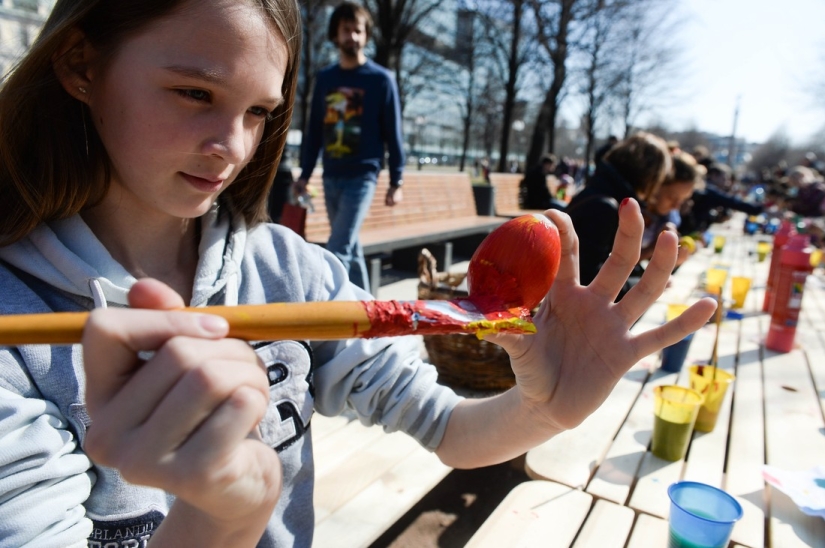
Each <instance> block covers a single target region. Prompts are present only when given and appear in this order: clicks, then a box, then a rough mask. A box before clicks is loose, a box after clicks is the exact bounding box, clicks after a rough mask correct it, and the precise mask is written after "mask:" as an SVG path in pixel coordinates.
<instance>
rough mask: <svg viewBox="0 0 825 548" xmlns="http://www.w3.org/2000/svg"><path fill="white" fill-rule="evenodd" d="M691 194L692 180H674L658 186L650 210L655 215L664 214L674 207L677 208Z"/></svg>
mask: <svg viewBox="0 0 825 548" xmlns="http://www.w3.org/2000/svg"><path fill="white" fill-rule="evenodd" d="M692 194H693V181H676V182H675V183H671V184H669V185H662V186H660V187H659V192H657V193H656V200H655V202H654V203H653V204H651V210H652V211H653V213H655V214H656V215H666V214H668V213H669V212H670V211H672V210H674V209H679V208H680V207H682V204H683V203H685V200H687V199H688V198H690V197H691V195H692Z"/></svg>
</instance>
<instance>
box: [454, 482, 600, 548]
mask: <svg viewBox="0 0 825 548" xmlns="http://www.w3.org/2000/svg"><path fill="white" fill-rule="evenodd" d="M592 502H593V497H591V496H590V495H588V494H587V493H584V492H582V491H579V490H578V489H572V488H570V487H566V486H564V485H561V484H558V483H555V482H551V481H541V480H536V481H528V482H525V483H522V484H520V485H518V486H516V487H515V488H514V489H513V490H512V491H511V492H510V493H509V494H508V495H507V497H505V499H504V500H503V501H502V502H501V504H499V506H498V507H497V508H496V509H495V511H494V512H493V513H492V514H491V515H490V517H489V518H487V520H486V521H485V522H484V523H483V524H482V525H481V527H480V528H479V529H478V531H476V534H475V535H473V537H472V538H471V539H470V541H469V542H468V543H467V545H466V548H482V547H490V548H501V547H502V546H506V547H507V548H534V547H535V546H543V547H547V548H556V547H557V548H567V547H569V546H570V544H571V543H572V542H573V539H574V538H575V536H576V534H577V533H578V532H579V529H580V528H581V526H582V523H583V522H584V520H585V518H586V517H587V514H588V512H589V511H590V507H591V505H592Z"/></svg>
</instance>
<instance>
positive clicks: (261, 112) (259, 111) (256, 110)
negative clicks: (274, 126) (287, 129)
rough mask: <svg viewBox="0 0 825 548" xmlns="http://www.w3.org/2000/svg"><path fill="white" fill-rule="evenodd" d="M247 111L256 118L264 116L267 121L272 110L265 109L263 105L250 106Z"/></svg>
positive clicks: (270, 116) (269, 119) (270, 117)
mask: <svg viewBox="0 0 825 548" xmlns="http://www.w3.org/2000/svg"><path fill="white" fill-rule="evenodd" d="M249 112H250V113H251V114H252V116H257V117H258V118H265V119H266V121H267V122H269V121H271V120H272V116H273V113H274V111H271V110H267V109H265V108H264V107H252V108H251V109H249Z"/></svg>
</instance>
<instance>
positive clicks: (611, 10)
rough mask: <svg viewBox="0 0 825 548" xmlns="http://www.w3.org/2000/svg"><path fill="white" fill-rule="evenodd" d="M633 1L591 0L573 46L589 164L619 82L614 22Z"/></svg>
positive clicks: (585, 157) (619, 60)
mask: <svg viewBox="0 0 825 548" xmlns="http://www.w3.org/2000/svg"><path fill="white" fill-rule="evenodd" d="M632 1H633V0H590V5H589V6H588V7H587V9H586V12H585V14H584V15H583V17H582V32H581V35H580V37H579V40H578V41H577V43H576V44H575V49H576V54H577V56H578V57H580V58H581V61H580V62H581V68H580V70H578V71H576V72H578V73H579V74H577V75H576V76H577V78H576V79H577V81H578V82H579V86H578V92H579V93H580V95H581V96H582V97H583V98H584V103H585V107H584V114H583V116H582V121H581V128H582V130H583V131H584V137H585V149H584V159H585V162H589V161H590V158H591V157H592V155H593V153H594V150H595V147H596V130H597V127H598V126H599V125H600V124H601V122H602V118H603V115H604V114H605V111H606V110H607V108H606V107H607V103H608V100H609V98H610V96H611V94H612V93H613V92H614V90H615V89H616V86H617V85H618V83H619V81H620V79H621V71H620V70H619V68H618V67H620V66H621V59H620V58H619V55H618V54H617V52H618V50H619V47H618V44H617V41H618V38H619V34H618V32H617V31H616V29H617V24H616V22H617V20H618V19H620V18H621V17H622V16H623V13H622V12H623V10H625V9H627V7H628V6H629V5H630V4H631V3H632Z"/></svg>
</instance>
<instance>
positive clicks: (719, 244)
mask: <svg viewBox="0 0 825 548" xmlns="http://www.w3.org/2000/svg"><path fill="white" fill-rule="evenodd" d="M724 248H725V237H724V236H714V237H713V251H714V253H722V250H723V249H724Z"/></svg>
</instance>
